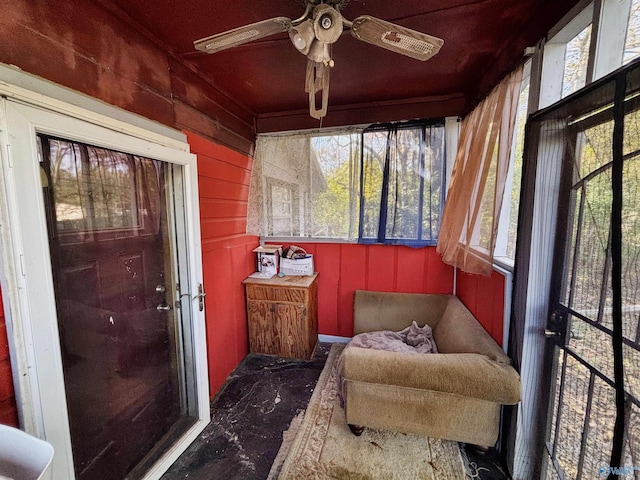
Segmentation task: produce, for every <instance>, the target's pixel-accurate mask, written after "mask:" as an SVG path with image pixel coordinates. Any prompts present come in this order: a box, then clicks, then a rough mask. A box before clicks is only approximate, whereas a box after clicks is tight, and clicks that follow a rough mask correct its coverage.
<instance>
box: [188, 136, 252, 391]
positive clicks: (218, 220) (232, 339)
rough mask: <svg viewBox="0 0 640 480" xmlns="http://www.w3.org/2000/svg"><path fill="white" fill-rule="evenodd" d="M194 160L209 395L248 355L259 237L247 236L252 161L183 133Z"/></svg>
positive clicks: (207, 141)
mask: <svg viewBox="0 0 640 480" xmlns="http://www.w3.org/2000/svg"><path fill="white" fill-rule="evenodd" d="M187 140H188V142H189V145H190V146H191V151H192V152H193V153H195V154H196V155H197V157H198V188H199V193H200V219H201V221H200V230H201V234H202V267H203V271H204V279H203V281H204V288H205V292H207V296H206V297H205V319H206V325H207V346H208V355H209V359H208V361H209V389H210V394H211V396H213V395H215V394H216V392H217V391H218V390H219V389H220V387H221V386H222V384H223V383H224V381H225V379H226V378H227V376H228V375H229V373H231V371H232V370H233V369H234V368H235V367H236V366H237V365H238V363H239V362H240V360H242V359H243V358H244V357H245V355H246V354H247V352H248V335H247V316H246V308H245V297H244V286H243V285H242V283H241V282H242V280H244V279H245V278H246V277H247V275H248V274H250V273H252V272H254V271H255V263H254V255H255V254H254V253H253V252H252V250H253V249H254V248H256V247H257V246H258V237H254V236H249V235H246V233H245V231H246V221H247V199H248V196H249V179H250V177H251V158H249V157H247V156H246V155H242V154H240V153H237V152H235V151H233V150H231V149H229V148H226V147H223V146H220V145H218V144H215V143H213V142H210V141H209V140H206V139H205V138H203V137H200V136H198V135H195V134H192V133H189V132H187Z"/></svg>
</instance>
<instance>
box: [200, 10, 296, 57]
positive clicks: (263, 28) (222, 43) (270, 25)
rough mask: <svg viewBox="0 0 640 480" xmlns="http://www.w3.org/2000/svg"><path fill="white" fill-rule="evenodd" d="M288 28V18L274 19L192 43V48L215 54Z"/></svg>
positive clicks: (289, 26) (289, 21) (289, 25)
mask: <svg viewBox="0 0 640 480" xmlns="http://www.w3.org/2000/svg"><path fill="white" fill-rule="evenodd" d="M290 28H291V20H290V19H289V18H287V17H275V18H270V19H268V20H262V21H261V22H256V23H252V24H250V25H245V26H243V27H238V28H234V29H233V30H228V31H226V32H222V33H218V34H216V35H211V36H210V37H206V38H202V39H200V40H196V41H195V42H193V46H194V47H196V50H200V51H203V52H206V53H216V52H219V51H221V50H226V49H228V48H233V47H237V46H238V45H243V44H245V43H249V42H253V41H254V40H258V39H260V38H264V37H268V36H270V35H275V34H276V33H281V32H286V31H288V30H289V29H290Z"/></svg>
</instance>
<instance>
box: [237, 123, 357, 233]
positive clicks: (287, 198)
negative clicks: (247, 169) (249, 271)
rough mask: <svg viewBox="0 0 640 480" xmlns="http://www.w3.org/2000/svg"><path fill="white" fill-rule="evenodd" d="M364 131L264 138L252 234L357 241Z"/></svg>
mask: <svg viewBox="0 0 640 480" xmlns="http://www.w3.org/2000/svg"><path fill="white" fill-rule="evenodd" d="M360 138H361V130H357V129H354V128H350V129H340V130H336V131H331V132H326V133H325V132H323V133H322V134H320V133H318V132H314V133H293V134H282V135H261V136H258V138H257V140H256V153H255V156H254V163H253V168H252V173H251V188H250V191H249V205H248V215H247V217H248V218H247V233H249V234H251V235H260V236H274V237H279V236H281V237H290V236H294V237H298V236H299V237H313V238H322V237H324V238H338V239H355V238H356V235H357V232H358V200H359V194H358V180H359V171H360V170H359V165H360Z"/></svg>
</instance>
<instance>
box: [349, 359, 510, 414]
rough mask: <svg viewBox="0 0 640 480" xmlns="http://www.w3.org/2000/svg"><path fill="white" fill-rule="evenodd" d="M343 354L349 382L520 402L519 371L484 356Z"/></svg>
mask: <svg viewBox="0 0 640 480" xmlns="http://www.w3.org/2000/svg"><path fill="white" fill-rule="evenodd" d="M342 355H343V359H342V362H343V367H342V377H343V379H344V380H346V381H349V380H354V381H359V382H368V383H374V384H382V385H396V386H400V387H406V388H415V389H423V390H435V391H440V392H445V393H450V394H455V395H463V396H469V397H473V398H478V399H482V400H488V401H492V402H496V403H503V404H516V403H518V402H519V401H520V377H519V375H518V374H517V372H516V371H515V370H514V369H513V368H512V367H511V366H508V365H505V364H503V363H497V362H495V361H493V360H491V359H490V358H489V357H487V356H485V355H479V354H473V353H462V354H446V353H438V354H421V355H412V354H405V353H398V352H386V351H381V350H368V349H364V348H358V347H347V348H345V350H344V352H343V354H342Z"/></svg>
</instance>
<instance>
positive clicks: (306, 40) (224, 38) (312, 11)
mask: <svg viewBox="0 0 640 480" xmlns="http://www.w3.org/2000/svg"><path fill="white" fill-rule="evenodd" d="M299 2H300V3H304V5H305V11H304V13H303V14H302V16H300V17H299V18H297V19H295V20H291V19H289V18H287V17H275V18H270V19H268V20H262V21H260V22H256V23H252V24H249V25H245V26H243V27H238V28H234V29H233V30H229V31H226V32H222V33H218V34H216V35H212V36H210V37H206V38H202V39H200V40H196V41H195V42H193V44H194V46H195V48H196V49H197V50H200V51H203V52H206V53H216V52H220V51H222V50H226V49H229V48H233V47H237V46H239V45H243V44H245V43H249V42H252V41H254V40H258V39H261V38H265V37H268V36H270V35H275V34H277V33H281V32H289V37H290V38H291V42H292V43H293V46H294V47H295V48H296V49H297V50H298V51H299V52H300V53H302V54H303V55H305V56H306V57H307V59H308V60H307V74H306V81H305V91H306V92H308V93H309V114H310V115H311V116H312V117H313V118H317V119H321V118H323V117H324V116H325V115H326V114H327V105H328V99H329V71H330V68H331V67H333V66H334V61H333V59H332V58H331V47H332V45H333V44H334V43H335V42H336V41H337V40H338V39H339V38H340V35H342V31H343V29H344V27H347V28H349V29H350V30H351V35H353V36H354V37H355V38H357V39H358V40H362V41H363V42H367V43H370V44H372V45H375V46H377V47H381V48H385V49H387V50H391V51H392V52H396V53H399V54H401V55H405V56H407V57H411V58H415V59H417V60H421V61H425V60H428V59H429V58H431V57H433V56H434V55H435V54H436V53H438V51H440V47H442V45H443V44H444V40H442V39H441V38H437V37H433V36H431V35H427V34H426V33H422V32H418V31H416V30H412V29H410V28H406V27H402V26H400V25H396V24H394V23H391V22H387V21H385V20H381V19H379V18H375V17H371V16H369V15H361V16H359V17H356V18H355V19H354V20H353V21H349V20H347V19H346V18H344V17H343V16H342V14H341V13H340V10H342V9H343V8H344V7H345V6H346V5H347V4H348V3H349V0H299ZM320 95H321V104H320V106H319V107H318V106H317V100H319V98H318V97H319V96H320Z"/></svg>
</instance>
